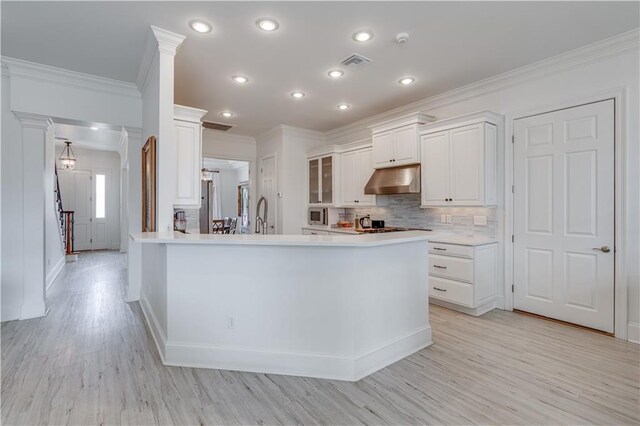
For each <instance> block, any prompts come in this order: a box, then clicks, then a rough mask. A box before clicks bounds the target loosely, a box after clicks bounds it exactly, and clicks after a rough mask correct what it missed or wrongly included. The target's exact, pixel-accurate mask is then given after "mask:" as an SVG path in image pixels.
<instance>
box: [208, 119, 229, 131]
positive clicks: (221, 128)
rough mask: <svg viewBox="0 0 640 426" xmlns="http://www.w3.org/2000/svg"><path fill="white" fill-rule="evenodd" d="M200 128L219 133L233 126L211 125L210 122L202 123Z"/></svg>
mask: <svg viewBox="0 0 640 426" xmlns="http://www.w3.org/2000/svg"><path fill="white" fill-rule="evenodd" d="M202 127H204V128H205V129H211V130H220V131H221V132H226V131H227V130H229V129H230V128H232V127H233V126H230V125H228V124H222V123H213V122H211V121H203V122H202Z"/></svg>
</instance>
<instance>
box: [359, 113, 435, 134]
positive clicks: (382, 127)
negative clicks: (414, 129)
mask: <svg viewBox="0 0 640 426" xmlns="http://www.w3.org/2000/svg"><path fill="white" fill-rule="evenodd" d="M434 121H436V118H435V117H434V116H432V115H427V114H423V113H421V112H414V113H412V114H408V115H403V116H402V117H397V118H392V119H390V120H385V121H383V122H380V123H376V124H374V125H372V126H369V128H370V129H371V133H380V132H386V131H388V130H393V129H397V128H398V127H404V126H410V125H412V124H418V125H420V124H426V123H429V122H434Z"/></svg>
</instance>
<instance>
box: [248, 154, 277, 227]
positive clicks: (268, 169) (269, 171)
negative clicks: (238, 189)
mask: <svg viewBox="0 0 640 426" xmlns="http://www.w3.org/2000/svg"><path fill="white" fill-rule="evenodd" d="M277 186H278V185H277V175H276V157H275V154H272V155H269V156H267V157H264V158H262V159H261V160H260V195H262V196H264V197H265V198H266V199H267V202H268V203H269V204H268V205H269V212H268V217H267V218H266V219H264V218H263V219H264V220H266V221H267V226H268V229H267V233H268V234H276V233H277V228H276V220H275V219H276V209H277V205H276V203H277V191H278V189H277ZM260 214H262V211H261V212H260ZM254 220H255V219H254Z"/></svg>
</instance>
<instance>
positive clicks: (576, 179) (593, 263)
mask: <svg viewBox="0 0 640 426" xmlns="http://www.w3.org/2000/svg"><path fill="white" fill-rule="evenodd" d="M614 128H615V116H614V100H613V99H610V100H604V101H599V102H593V103H589V104H584V105H579V106H574V107H570V108H565V109H559V110H555V111H551V112H546V113H542V114H537V115H532V116H528V117H523V118H519V119H516V120H514V164H513V166H514V167H513V170H514V175H513V177H514V195H513V197H514V198H513V200H514V210H513V212H514V219H513V222H514V243H513V250H514V251H513V260H514V264H513V268H514V308H515V309H518V310H522V311H525V312H531V313H534V314H538V315H542V316H545V317H549V318H554V319H558V320H561V321H566V322H570V323H574V324H578V325H582V326H585V327H589V328H594V329H597V330H602V331H605V332H608V333H612V332H613V331H614V303H615V301H614V264H615V257H614V256H615V241H614V232H615V227H614V222H615V220H614V218H615V216H614V206H615V188H614V178H615V165H614V163H615V157H614V152H615V145H614V141H615V132H614Z"/></svg>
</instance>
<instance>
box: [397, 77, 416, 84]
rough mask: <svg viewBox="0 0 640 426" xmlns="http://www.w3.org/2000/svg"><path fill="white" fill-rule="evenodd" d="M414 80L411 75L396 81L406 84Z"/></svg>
mask: <svg viewBox="0 0 640 426" xmlns="http://www.w3.org/2000/svg"><path fill="white" fill-rule="evenodd" d="M414 81H416V79H415V78H413V77H402V78H401V79H400V80H398V83H400V84H402V85H405V86H408V85H409V84H411V83H413V82H414Z"/></svg>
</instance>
